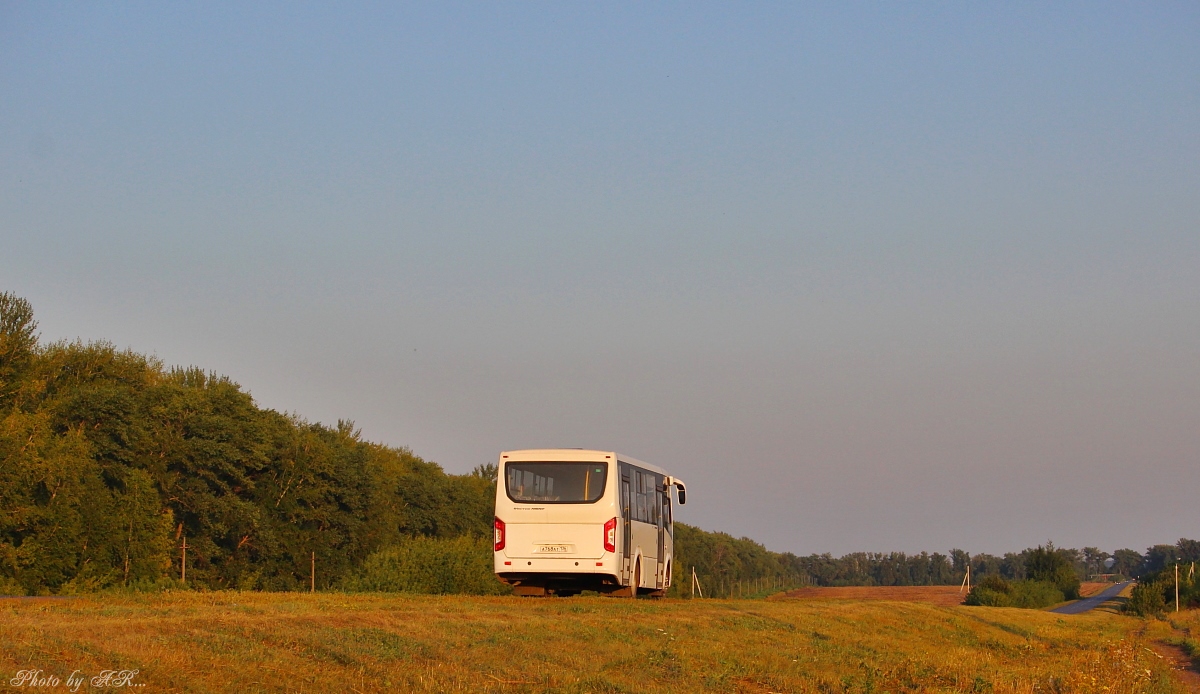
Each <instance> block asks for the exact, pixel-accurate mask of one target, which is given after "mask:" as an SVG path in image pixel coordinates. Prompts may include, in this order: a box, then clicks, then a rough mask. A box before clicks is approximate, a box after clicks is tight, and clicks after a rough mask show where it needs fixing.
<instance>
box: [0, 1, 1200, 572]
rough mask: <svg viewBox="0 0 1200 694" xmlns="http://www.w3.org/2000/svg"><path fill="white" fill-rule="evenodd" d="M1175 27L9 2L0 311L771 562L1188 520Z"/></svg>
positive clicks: (1027, 13)
mask: <svg viewBox="0 0 1200 694" xmlns="http://www.w3.org/2000/svg"><path fill="white" fill-rule="evenodd" d="M1198 35H1200V9H1198V8H1197V6H1196V5H1194V4H1190V3H1155V4H1131V3H1126V4H1110V3H1059V4H1054V5H1049V4H1016V3H1006V4H1003V5H1001V4H994V5H987V4H981V3H977V4H973V5H962V4H954V3H938V4H934V3H925V4H894V5H882V4H878V3H861V4H855V3H828V4H801V3H779V4H766V3H754V4H751V3H737V4H733V3H731V4H700V3H687V4H615V3H614V4H608V5H603V6H595V5H585V4H582V3H580V4H552V3H545V4H484V3H463V4H450V3H439V4H434V3H424V4H412V5H401V4H397V3H381V4H378V5H370V4H366V3H363V4H358V5H353V6H332V5H320V4H300V3H279V4H268V3H258V4H255V5H253V6H250V7H247V6H245V4H243V3H227V4H221V3H192V4H184V3H175V4H169V5H163V4H156V3H145V4H119V3H109V4H104V5H95V6H93V5H80V4H77V3H73V4H72V3H63V4H51V3H9V4H6V5H4V6H3V7H2V8H0V104H2V105H3V106H2V107H0V163H2V164H3V166H2V167H0V247H2V248H3V252H0V289H3V290H6V291H12V292H15V293H17V294H20V295H22V296H25V297H26V298H28V299H30V300H31V301H32V302H33V304H34V308H35V311H36V313H37V316H38V319H39V321H40V323H41V329H42V336H43V339H46V340H55V339H73V338H75V337H82V338H84V339H107V340H110V341H112V342H114V343H115V344H117V345H118V346H121V347H131V348H133V349H135V350H138V351H143V352H150V353H154V354H156V355H158V356H159V357H160V358H161V359H162V360H163V361H165V362H166V363H168V364H197V365H200V366H203V367H205V368H209V369H214V370H217V371H219V372H222V373H225V374H228V375H229V376H231V377H232V378H234V379H235V380H237V381H238V382H239V383H241V384H243V386H245V387H246V388H247V389H248V390H249V391H250V392H252V393H253V394H254V396H255V398H256V399H257V400H258V402H259V403H260V404H262V405H264V406H267V407H272V408H276V409H280V410H287V411H295V412H298V413H299V414H301V415H302V416H305V417H307V418H310V419H314V420H319V421H324V422H333V421H336V420H337V419H338V418H349V419H353V420H355V421H356V422H357V423H358V424H359V425H360V426H361V427H362V428H363V431H364V434H365V435H366V436H367V437H368V438H370V439H372V440H377V441H382V442H385V443H388V444H392V445H398V446H399V445H403V446H409V447H411V448H412V449H413V450H414V451H415V452H417V453H418V454H420V455H422V456H424V457H426V458H429V459H432V460H436V461H438V462H439V463H441V464H442V465H443V466H444V467H446V468H447V469H448V470H450V471H453V472H463V471H466V470H468V469H470V468H472V467H474V466H475V465H477V464H479V463H483V462H488V461H490V460H493V459H494V458H495V457H496V455H497V453H498V452H499V451H500V450H502V449H512V448H523V447H541V446H585V447H597V448H605V449H610V448H611V449H616V450H619V451H622V452H626V453H629V454H631V455H634V456H636V457H639V458H642V459H644V460H648V461H651V462H654V463H657V464H659V465H661V466H663V467H666V468H668V469H670V470H672V471H674V472H677V473H678V474H679V475H680V476H682V477H684V478H685V479H687V480H688V481H689V483H690V489H691V491H692V495H691V501H692V503H690V504H689V505H688V506H687V507H686V509H684V511H683V513H681V514H680V519H681V520H684V521H687V522H692V523H695V524H698V525H700V526H702V527H705V528H709V529H722V530H727V531H729V532H732V533H734V534H737V535H749V536H751V537H753V538H755V539H758V540H761V541H763V542H765V543H766V544H767V545H768V546H769V547H771V548H773V549H777V550H790V551H796V552H804V553H807V552H814V551H831V552H834V553H840V552H846V551H852V550H892V549H895V550H905V551H915V550H939V551H945V550H947V549H949V548H951V547H962V548H965V549H968V550H970V551H975V552H978V551H992V552H1000V551H1006V550H1019V549H1021V548H1024V547H1027V546H1030V545H1033V544H1037V543H1040V542H1044V541H1045V540H1046V539H1053V540H1054V541H1055V542H1056V543H1058V544H1060V545H1067V546H1084V545H1098V546H1101V547H1103V548H1106V549H1109V550H1111V549H1115V548H1117V547H1118V546H1132V547H1134V548H1143V547H1145V546H1146V545H1148V544H1150V543H1154V542H1172V541H1174V540H1176V539H1178V538H1179V537H1180V536H1188V537H1196V536H1197V533H1198V531H1197V530H1196V529H1197V527H1200V504H1197V502H1196V500H1197V498H1200V475H1197V474H1196V472H1195V471H1196V469H1197V468H1198V463H1200V460H1198V459H1197V456H1198V451H1200V358H1198V357H1200V311H1198V310H1197V307H1198V306H1200V226H1198V221H1200V194H1198V193H1200V47H1198V43H1197V42H1196V41H1195V37H1196V36H1198Z"/></svg>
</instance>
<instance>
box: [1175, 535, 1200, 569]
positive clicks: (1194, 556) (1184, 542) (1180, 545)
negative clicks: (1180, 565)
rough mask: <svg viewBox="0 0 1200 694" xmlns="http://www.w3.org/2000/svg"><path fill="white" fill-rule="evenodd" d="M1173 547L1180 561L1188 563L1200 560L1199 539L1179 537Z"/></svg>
mask: <svg viewBox="0 0 1200 694" xmlns="http://www.w3.org/2000/svg"><path fill="white" fill-rule="evenodd" d="M1175 549H1176V550H1177V551H1178V554H1177V556H1178V557H1179V558H1180V560H1181V561H1186V562H1189V563H1190V562H1194V561H1200V540H1188V539H1186V538H1180V539H1179V542H1177V543H1175Z"/></svg>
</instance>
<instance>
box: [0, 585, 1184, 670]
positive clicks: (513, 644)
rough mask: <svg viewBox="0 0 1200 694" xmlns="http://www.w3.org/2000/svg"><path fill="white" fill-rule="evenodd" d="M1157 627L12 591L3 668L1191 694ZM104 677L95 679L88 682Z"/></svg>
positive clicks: (843, 613)
mask: <svg viewBox="0 0 1200 694" xmlns="http://www.w3.org/2000/svg"><path fill="white" fill-rule="evenodd" d="M1148 638H1151V636H1149V635H1147V633H1146V629H1145V623H1144V622H1142V621H1141V620H1138V619H1133V618H1129V617H1123V616H1120V615H1116V614H1112V613H1106V612H1102V613H1097V614H1087V615H1079V616H1060V615H1055V614H1050V613H1046V612H1039V611H1030V610H1016V609H994V608H979V607H974V608H973V607H940V606H936V605H929V604H919V603H906V602H878V601H873V602H865V603H864V602H852V601H840V600H839V601H811V600H809V601H789V600H774V601H761V600H760V601H750V600H743V601H720V600H697V601H686V600H662V601H652V600H637V601H633V600H621V599H606V598H587V597H582V598H565V599H563V598H551V599H521V598H514V597H461V596H404V595H400V596H397V595H379V594H371V595H347V594H337V593H324V594H322V593H318V594H315V595H309V594H279V593H275V594H271V593H238V592H219V593H189V592H184V593H178V592H177V593H170V594H159V595H132V596H114V595H104V596H95V597H84V598H78V599H74V600H0V680H2V681H3V682H4V685H6V686H10V687H11V685H9V681H10V678H12V677H14V676H15V674H16V673H17V672H18V671H19V670H24V669H31V668H36V669H41V670H42V671H43V672H44V673H47V674H54V675H56V676H58V677H59V678H60V679H63V680H65V679H66V677H67V675H69V674H70V673H71V672H72V671H75V670H80V671H82V672H83V673H84V674H87V675H89V676H91V675H95V674H97V673H99V672H100V671H102V670H108V669H136V670H138V671H139V673H138V675H137V677H136V679H135V680H134V682H135V683H137V684H143V685H145V686H143V687H142V688H140V691H143V692H152V691H189V692H227V691H247V692H255V691H271V692H276V691H277V692H328V691H341V692H377V691H416V692H841V691H856V692H885V691H887V692H898V691H972V692H987V691H994V692H1033V691H1057V692H1075V691H1077V692H1113V693H1119V692H1175V691H1183V690H1182V689H1181V688H1180V687H1179V685H1177V684H1175V683H1174V682H1175V680H1174V679H1173V675H1172V674H1171V672H1170V669H1169V667H1167V666H1165V665H1164V664H1163V661H1162V659H1161V658H1159V657H1157V656H1156V655H1155V654H1154V653H1152V652H1151V651H1150V650H1148V648H1147V646H1148V645H1150V644H1149V643H1148V642H1147V641H1146V639H1148ZM85 688H86V687H85Z"/></svg>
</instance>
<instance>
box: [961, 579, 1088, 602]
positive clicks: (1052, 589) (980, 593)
mask: <svg viewBox="0 0 1200 694" xmlns="http://www.w3.org/2000/svg"><path fill="white" fill-rule="evenodd" d="M1064 599H1065V598H1064V596H1063V593H1062V591H1061V590H1059V589H1058V587H1057V586H1055V585H1054V584H1053V583H1050V582H1049V581H1006V580H1004V579H1003V578H1001V577H999V576H995V575H989V576H985V577H984V579H983V580H982V581H980V583H979V585H977V586H975V587H974V588H972V589H971V593H970V594H969V595H967V599H966V601H965V604H967V605H980V606H983V607H1023V608H1026V609H1038V608H1042V607H1049V606H1050V605H1055V604H1058V603H1060V602H1062V601H1063V600H1064Z"/></svg>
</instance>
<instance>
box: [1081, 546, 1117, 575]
mask: <svg viewBox="0 0 1200 694" xmlns="http://www.w3.org/2000/svg"><path fill="white" fill-rule="evenodd" d="M1111 556H1112V555H1111V554H1109V553H1108V552H1103V551H1101V550H1100V549H1099V548H1098V547H1084V548H1083V560H1084V563H1085V564H1086V565H1087V572H1088V574H1102V573H1105V571H1104V563H1105V562H1106V561H1108V559H1109V557H1111Z"/></svg>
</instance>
